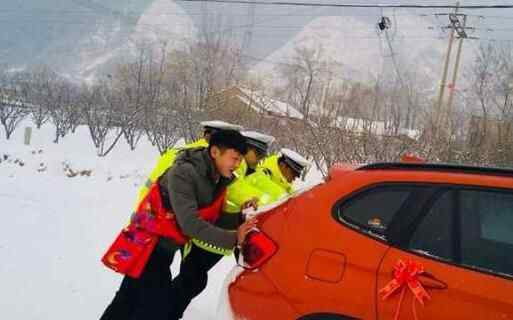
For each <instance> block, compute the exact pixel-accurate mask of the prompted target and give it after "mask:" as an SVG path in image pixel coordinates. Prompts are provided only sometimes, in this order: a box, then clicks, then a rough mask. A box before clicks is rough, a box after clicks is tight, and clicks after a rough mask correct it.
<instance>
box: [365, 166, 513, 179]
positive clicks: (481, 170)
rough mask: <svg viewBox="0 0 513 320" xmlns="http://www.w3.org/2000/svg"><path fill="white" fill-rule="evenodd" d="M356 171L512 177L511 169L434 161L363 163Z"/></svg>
mask: <svg viewBox="0 0 513 320" xmlns="http://www.w3.org/2000/svg"><path fill="white" fill-rule="evenodd" d="M356 170H357V171H364V170H365V171H367V170H404V171H432V172H448V173H464V174H473V175H489V176H501V177H513V169H508V168H492V167H477V166H464V165H452V164H434V163H400V162H381V163H373V164H369V165H365V166H362V167H359V168H357V169H356Z"/></svg>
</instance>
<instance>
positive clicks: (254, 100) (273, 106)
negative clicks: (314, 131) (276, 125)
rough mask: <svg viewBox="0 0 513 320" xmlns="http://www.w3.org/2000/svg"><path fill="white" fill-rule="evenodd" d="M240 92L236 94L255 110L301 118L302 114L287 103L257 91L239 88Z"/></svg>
mask: <svg viewBox="0 0 513 320" xmlns="http://www.w3.org/2000/svg"><path fill="white" fill-rule="evenodd" d="M239 91H240V92H241V93H242V94H239V95H238V98H239V99H241V100H242V101H243V102H244V103H245V104H247V105H248V106H250V107H251V108H252V109H253V110H255V111H256V112H270V113H272V114H275V115H278V116H282V117H289V118H295V119H300V120H302V119H303V114H302V113H301V112H299V111H298V110H297V109H296V108H294V107H292V106H291V105H289V104H288V103H285V102H283V101H279V100H276V99H272V98H270V97H268V96H266V95H264V94H263V93H261V92H259V91H254V90H250V89H247V88H239Z"/></svg>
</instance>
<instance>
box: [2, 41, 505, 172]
mask: <svg viewBox="0 0 513 320" xmlns="http://www.w3.org/2000/svg"><path fill="white" fill-rule="evenodd" d="M234 43H236V42H233V41H232V39H230V37H226V35H223V34H221V33H219V34H216V33H205V34H204V36H203V37H202V38H201V39H199V40H198V41H194V42H191V43H189V44H188V45H186V46H184V47H183V48H181V49H174V50H168V49H167V46H166V44H165V43H163V44H159V45H158V46H150V45H145V46H141V47H140V49H139V51H138V54H137V56H136V57H135V58H134V59H133V60H131V61H130V62H127V63H122V64H119V65H118V66H117V67H116V69H115V70H114V71H113V72H111V73H110V74H108V75H105V76H103V77H100V79H99V80H98V81H97V82H95V83H94V84H89V85H87V84H76V83H72V82H70V81H68V80H67V79H65V78H64V77H62V76H59V75H58V74H56V73H54V72H52V71H51V70H50V69H49V68H47V67H38V68H34V69H32V70H27V71H23V72H14V71H10V70H9V69H8V68H6V67H3V68H0V95H1V97H2V101H1V109H0V123H1V124H2V126H3V127H4V131H5V132H6V136H7V138H9V137H10V135H11V134H12V131H13V130H14V128H15V127H16V125H17V124H18V123H19V122H20V121H21V119H23V118H25V117H31V118H32V120H33V122H34V123H35V124H36V126H37V127H40V126H42V125H43V124H44V123H46V122H51V123H52V124H53V125H54V126H55V130H56V131H55V139H54V141H55V142H58V141H59V139H60V138H62V137H64V136H65V135H66V134H67V133H69V132H74V130H75V129H76V128H77V126H79V125H85V126H87V128H88V130H89V133H90V135H91V139H92V142H93V144H94V146H95V147H96V149H97V152H98V155H100V156H105V155H107V154H108V153H109V152H110V151H111V150H112V149H113V148H114V147H115V145H116V144H117V142H118V141H119V140H121V139H124V140H125V141H126V142H127V144H128V145H129V146H130V148H132V149H135V148H136V147H137V144H138V143H139V141H140V140H141V138H142V137H143V136H146V137H147V138H148V139H149V141H151V143H152V144H153V145H155V146H156V147H157V148H158V149H159V151H161V152H162V151H164V150H165V149H166V148H168V147H169V146H171V145H173V144H174V143H176V141H177V140H178V139H179V138H181V137H183V138H185V139H186V140H192V139H194V138H195V137H196V135H197V133H198V125H199V122H200V121H202V120H205V119H212V118H217V119H224V120H228V121H234V122H238V123H240V124H242V125H244V126H246V127H249V128H254V129H258V130H261V131H264V132H268V133H270V134H273V135H274V136H276V137H277V138H278V144H277V145H279V146H288V147H291V148H295V149H297V150H298V151H299V152H301V153H303V154H305V155H307V156H309V157H310V158H311V159H313V160H314V161H315V163H316V164H317V165H318V167H319V168H320V169H321V170H323V172H324V173H325V172H326V168H328V167H330V166H331V165H332V164H333V163H335V162H339V161H345V162H358V163H363V162H374V161H397V160H398V159H399V158H400V157H401V156H402V155H404V154H405V153H413V154H417V155H418V156H421V157H423V158H426V159H428V160H431V161H442V162H453V163H468V164H480V165H500V166H511V164H512V162H513V99H512V98H513V96H512V94H513V62H512V61H513V59H512V55H513V50H512V49H511V48H510V47H504V46H483V47H481V48H480V49H479V51H478V52H477V55H476V57H477V58H476V60H475V61H474V63H473V64H472V66H469V67H468V69H467V70H466V77H465V78H466V79H467V82H466V83H465V86H464V87H463V86H462V89H460V90H458V91H457V92H456V99H455V106H454V107H453V108H452V109H451V110H450V111H448V110H447V109H445V108H442V110H436V108H434V105H435V101H433V98H432V97H433V93H432V92H431V93H430V92H429V91H428V90H426V88H427V87H433V85H432V84H429V83H426V82H425V81H426V80H425V77H423V76H422V75H421V74H419V73H417V72H416V70H406V71H404V75H403V77H404V79H406V81H407V82H408V83H409V85H408V87H407V88H405V87H404V86H401V85H400V84H399V83H397V82H394V81H390V80H389V79H387V78H386V77H378V78H377V79H376V80H375V81H373V82H371V83H358V82H355V81H351V80H349V79H346V78H344V67H343V65H341V64H339V63H337V62H336V61H334V60H332V59H330V57H328V56H326V55H325V54H323V52H322V50H315V49H307V48H298V49H297V50H296V52H295V55H294V56H293V57H291V59H290V61H289V62H288V63H280V64H277V65H276V67H275V69H274V72H275V73H276V74H278V75H279V77H280V78H281V80H282V81H280V83H279V84H272V85H268V84H266V83H265V82H262V81H257V80H256V79H255V78H256V77H255V76H254V75H252V76H251V77H250V76H249V75H248V74H247V73H246V72H245V68H244V66H242V65H241V61H242V59H241V52H240V47H239V46H237V45H234ZM233 86H238V87H244V88H245V89H246V90H247V91H250V92H255V93H258V94H257V95H256V96H258V97H265V98H262V100H261V101H254V103H259V104H261V105H266V104H269V101H270V99H269V97H273V98H274V99H275V100H276V101H281V103H283V104H284V105H287V106H289V107H290V108H293V109H295V110H298V111H299V112H300V113H301V114H302V116H301V117H297V116H291V117H279V118H277V117H276V116H275V115H270V114H267V113H255V112H254V111H251V110H252V109H251V108H249V109H241V110H243V111H240V112H239V113H235V114H234V113H233V112H231V113H230V112H227V107H226V106H225V105H224V104H223V103H215V104H212V99H211V97H212V96H213V95H215V94H217V93H219V92H222V91H223V90H225V89H227V88H230V87H233ZM232 111H233V110H232ZM440 118H441V119H444V120H443V121H441V122H436V123H435V122H434V121H433V119H440Z"/></svg>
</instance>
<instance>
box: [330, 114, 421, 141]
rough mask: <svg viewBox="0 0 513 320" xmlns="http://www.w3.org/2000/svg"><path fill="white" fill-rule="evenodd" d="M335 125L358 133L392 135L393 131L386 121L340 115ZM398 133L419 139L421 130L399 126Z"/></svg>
mask: <svg viewBox="0 0 513 320" xmlns="http://www.w3.org/2000/svg"><path fill="white" fill-rule="evenodd" d="M334 125H335V126H336V127H337V128H341V129H344V130H348V131H352V132H358V133H361V132H371V133H372V134H376V135H390V134H392V133H393V132H392V131H393V130H392V129H391V128H390V127H391V126H387V124H386V123H385V122H384V121H376V120H374V121H372V120H366V119H355V118H349V117H342V116H340V117H337V120H335V123H334ZM397 134H398V135H404V136H407V137H409V138H411V139H417V138H418V137H419V136H420V131H419V130H414V129H406V128H399V130H397Z"/></svg>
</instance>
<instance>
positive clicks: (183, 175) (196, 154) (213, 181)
mask: <svg viewBox="0 0 513 320" xmlns="http://www.w3.org/2000/svg"><path fill="white" fill-rule="evenodd" d="M230 182H231V179H227V178H224V177H221V176H220V175H219V173H218V172H217V170H216V168H215V165H214V162H213V160H212V159H211V158H210V155H209V153H208V149H206V148H198V149H187V150H184V151H182V152H181V153H180V154H179V155H178V157H177V158H176V161H175V163H174V165H173V166H172V167H171V168H169V169H168V171H167V172H166V173H165V174H164V175H163V176H162V177H161V178H160V180H159V184H160V186H161V188H162V190H164V191H163V193H164V195H165V194H166V193H167V196H168V199H169V203H168V205H169V206H170V209H171V210H172V211H173V213H174V214H175V215H176V219H177V222H178V225H179V226H180V228H181V229H182V232H183V233H184V234H185V235H187V236H189V237H191V238H196V239H199V240H202V241H205V242H207V243H211V244H213V245H215V246H218V247H222V248H226V249H231V248H233V247H235V245H236V244H237V233H236V232H235V231H228V230H224V229H221V228H219V227H216V226H215V225H213V224H211V223H209V222H207V221H204V220H202V219H200V218H199V216H198V208H202V207H205V206H208V205H209V204H210V203H212V201H214V199H215V198H216V197H217V196H218V195H219V194H220V193H221V192H223V191H224V189H225V188H226V186H227V185H228V184H229V183H230Z"/></svg>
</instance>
